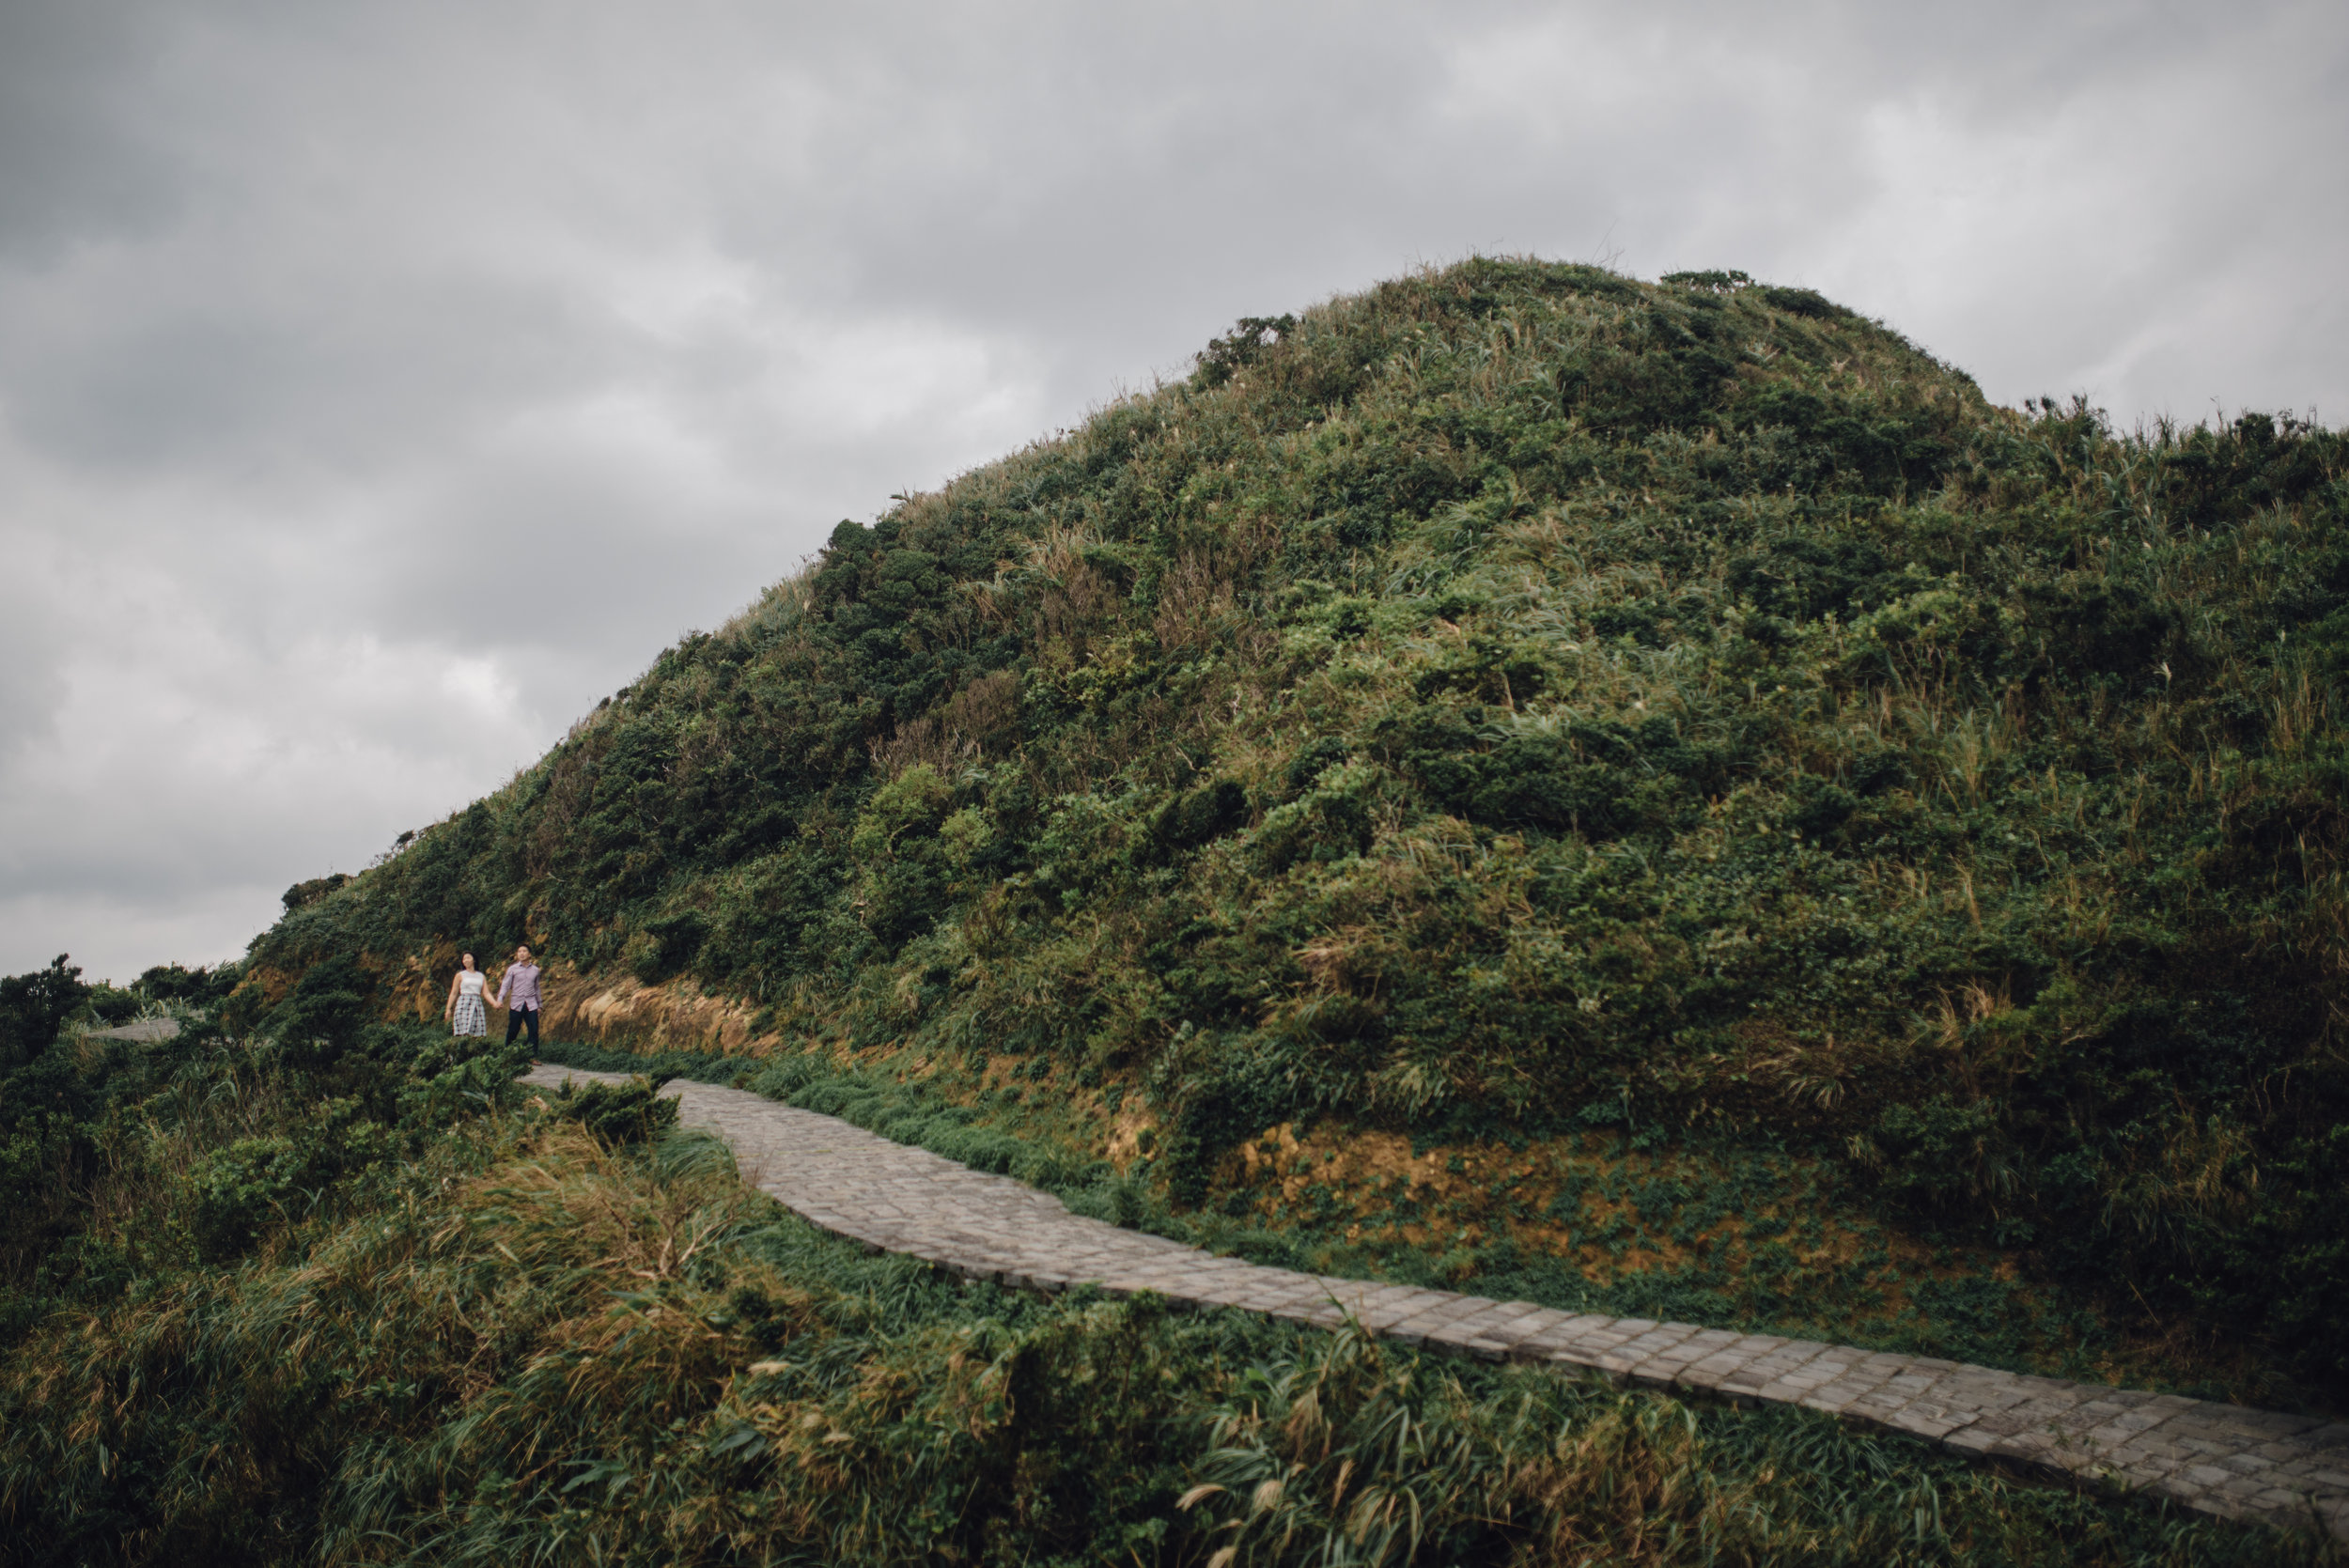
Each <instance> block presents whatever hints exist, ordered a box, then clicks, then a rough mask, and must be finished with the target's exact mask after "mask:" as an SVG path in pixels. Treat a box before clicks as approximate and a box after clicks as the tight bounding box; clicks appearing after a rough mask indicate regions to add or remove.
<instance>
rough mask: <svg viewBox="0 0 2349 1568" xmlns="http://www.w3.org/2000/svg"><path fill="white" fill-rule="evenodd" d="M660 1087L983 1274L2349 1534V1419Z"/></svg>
mask: <svg viewBox="0 0 2349 1568" xmlns="http://www.w3.org/2000/svg"><path fill="white" fill-rule="evenodd" d="M624 1078H625V1075H623V1074H618V1073H591V1072H585V1071H582V1070H579V1069H576V1068H569V1067H558V1066H552V1065H547V1064H544V1063H541V1064H539V1065H537V1066H535V1067H533V1068H532V1070H531V1071H530V1072H529V1073H527V1074H525V1075H524V1076H523V1079H522V1081H523V1082H525V1083H531V1084H537V1085H541V1086H544V1087H547V1088H554V1087H557V1086H559V1085H561V1084H562V1083H563V1082H564V1080H565V1079H603V1080H605V1081H607V1082H616V1081H621V1080H623V1079H624ZM662 1093H664V1094H669V1095H671V1096H673V1097H675V1098H676V1099H677V1101H678V1120H679V1122H680V1124H681V1125H683V1126H690V1127H706V1128H708V1129H709V1130H710V1131H713V1132H715V1133H717V1134H718V1135H719V1136H720V1137H721V1138H723V1139H724V1140H725V1141H726V1142H727V1143H728V1144H729V1145H730V1146H731V1147H732V1148H733V1150H734V1154H735V1158H736V1160H737V1162H738V1164H739V1167H740V1169H741V1172H742V1175H743V1178H744V1179H745V1180H746V1181H748V1182H750V1183H751V1184H752V1185H753V1186H754V1187H756V1188H758V1189H759V1190H760V1191H762V1192H765V1193H767V1194H768V1195H769V1196H770V1197H772V1198H774V1199H775V1200H776V1201H777V1202H779V1203H782V1204H784V1206H786V1208H789V1209H791V1210H793V1211H794V1212H795V1213H797V1214H799V1215H800V1216H801V1218H803V1219H807V1220H809V1221H810V1222H812V1223H814V1224H816V1225H817V1226H819V1227H821V1228H822V1229H824V1230H827V1231H831V1232H833V1233H835V1234H840V1235H844V1236H848V1237H849V1238H851V1239H853V1240H856V1241H860V1242H863V1243H864V1244H865V1245H866V1246H868V1247H871V1248H874V1249H876V1250H888V1251H892V1252H902V1253H904V1254H906V1255H908V1256H910V1257H915V1258H922V1259H926V1260H927V1261H928V1262H930V1263H933V1264H936V1265H940V1266H941V1267H944V1268H948V1269H952V1270H953V1271H955V1272H956V1273H957V1274H961V1275H964V1276H966V1277H969V1278H972V1279H981V1280H988V1281H995V1282H997V1283H1000V1284H1004V1285H1009V1286H1013V1287H1016V1288H1022V1289H1029V1290H1039V1291H1048V1292H1049V1291H1056V1290H1061V1289H1064V1288H1066V1287H1067V1286H1070V1285H1076V1284H1093V1285H1097V1286H1098V1287H1100V1288H1101V1289H1102V1290H1103V1291H1105V1292H1108V1293H1110V1294H1112V1295H1124V1294H1128V1293H1132V1292H1136V1291H1155V1292H1157V1293H1158V1294H1159V1295H1161V1296H1166V1297H1167V1298H1168V1299H1169V1300H1171V1301H1174V1302H1176V1303H1179V1304H1183V1305H1190V1306H1200V1307H1236V1308H1238V1309H1240V1310H1242V1311H1244V1312H1263V1313H1266V1314H1267V1315H1268V1316H1272V1317H1280V1318H1288V1319H1293V1320H1295V1321H1297V1322H1300V1323H1315V1324H1322V1325H1326V1326H1334V1325H1335V1324H1337V1323H1339V1322H1340V1321H1342V1319H1343V1318H1344V1316H1345V1315H1346V1314H1349V1313H1350V1314H1352V1315H1353V1316H1354V1317H1355V1318H1356V1319H1357V1320H1359V1321H1360V1322H1361V1325H1362V1326H1363V1327H1365V1328H1368V1329H1370V1330H1372V1331H1373V1332H1375V1333H1377V1334H1379V1335H1380V1336H1382V1337H1384V1338H1387V1339H1391V1340H1394V1341H1397V1342H1399V1343H1404V1344H1410V1345H1426V1346H1429V1347H1432V1348H1438V1349H1446V1350H1453V1351H1457V1352H1461V1353H1465V1354H1468V1355H1472V1356H1480V1357H1483V1358H1486V1359H1489V1360H1508V1361H1525V1362H1547V1363H1549V1364H1551V1365H1555V1366H1559V1367H1563V1368H1568V1369H1571V1370H1574V1371H1577V1372H1595V1373H1599V1374H1604V1375H1606V1376H1609V1377H1611V1378H1613V1379H1615V1380H1616V1381H1618V1382H1629V1383H1636V1384H1642V1385H1646V1386H1650V1387H1657V1388H1670V1389H1677V1390H1681V1391H1685V1392H1688V1393H1692V1394H1702V1395H1711V1396H1714V1397H1717V1398H1723V1399H1729V1400H1734V1401H1737V1402H1739V1403H1751V1402H1757V1401H1759V1402H1764V1403H1769V1404H1783V1405H1803V1406H1806V1407H1807V1408H1810V1409H1813V1410H1822V1411H1827V1412H1828V1413H1830V1414H1833V1415H1836V1416H1839V1417H1841V1418H1843V1420H1845V1421H1854V1422H1859V1423H1863V1424H1866V1425H1871V1426H1879V1427H1884V1428H1888V1429H1890V1430H1891V1431H1895V1432H1905V1433H1908V1434H1911V1435H1913V1436H1921V1437H1926V1438H1930V1439H1932V1440H1934V1441H1936V1442H1938V1443H1941V1444H1943V1445H1944V1446H1946V1447H1949V1448H1952V1449H1954V1450H1956V1451H1958V1452H1962V1453H1967V1454H1972V1455H1977V1456H1983V1457H1987V1458H1991V1459H1994V1460H1998V1461H2002V1462H2004V1463H2006V1464H2009V1465H2012V1466H2015V1467H2020V1468H2023V1469H2026V1470H2030V1471H2032V1472H2036V1473H2038V1474H2041V1475H2044V1476H2052V1477H2058V1478H2061V1479H2065V1480H2070V1481H2075V1482H2086V1483H2095V1484H2102V1485H2119V1486H2123V1487H2127V1488H2132V1489H2137V1490H2141V1491H2144V1492H2149V1493H2154V1494H2157V1495H2159V1496H2162V1497H2166V1498H2174V1499H2176V1500H2178V1501H2180V1502H2183V1503H2185V1504H2186V1505H2187V1506H2188V1507H2191V1508H2195V1509H2199V1510H2201V1511H2202V1512H2204V1513H2209V1514H2220V1515H2223V1516H2226V1517H2229V1518H2242V1519H2255V1520H2259V1521H2261V1522H2263V1523H2267V1524H2271V1525H2275V1526H2279V1527H2281V1528H2301V1529H2306V1528H2310V1527H2311V1526H2315V1527H2318V1528H2321V1529H2324V1530H2326V1531H2327V1532H2329V1533H2330V1534H2332V1535H2333V1536H2335V1537H2337V1538H2340V1539H2343V1540H2349V1424H2344V1423H2341V1422H2328V1421H2325V1420H2323V1419H2321V1418H2316V1417H2308V1416H2286V1415H2279V1414H2276V1413H2273V1412H2270V1411H2264V1410H2252V1409H2248V1408H2245V1407H2244V1406H2241V1405H2222V1404H2218V1403H2217V1402H2215V1401H2210V1400H2196V1399H2186V1398H2182V1397H2180V1396H2178V1395H2175V1394H2149V1393H2139V1392H2134V1391H2131V1390H2129V1389H2108V1388H2103V1387H2100V1386H2098V1385H2095V1384H2092V1383H2069V1382H2064V1381H2062V1380H2061V1379H2058V1378H2052V1377H2030V1376H2025V1375H2022V1374H2016V1373H2011V1372H1999V1371H1997V1370H1995V1369H1993V1368H1989V1367H1977V1366H1968V1365H1965V1364H1963V1363H1960V1362H1956V1361H1943V1360H1937V1359H1935V1358H1930V1357H1922V1356H1902V1355H1894V1354H1891V1353H1889V1352H1882V1351H1869V1350H1859V1349H1855V1348H1854V1347H1852V1346H1850V1345H1836V1344H1822V1343H1816V1342H1814V1341H1811V1340H1786V1339H1781V1338H1779V1337H1778V1336H1776V1335H1774V1334H1745V1333H1740V1332H1738V1331H1737V1330H1735V1329H1733V1328H1700V1327H1695V1326H1693V1325H1690V1324H1686V1323H1657V1322H1655V1321H1654V1320H1652V1319H1648V1318H1619V1317H1605V1316H1599V1315H1596V1314H1593V1313H1581V1314H1577V1313H1574V1312H1560V1311H1555V1310H1553V1309H1550V1308H1547V1307H1536V1306H1534V1305H1532V1303H1531V1302H1525V1301H1490V1300H1486V1299H1485V1298H1484V1297H1482V1296H1459V1295H1455V1294H1454V1293H1452V1292H1450V1291H1439V1290H1423V1289H1418V1288H1415V1287H1412V1286H1408V1285H1386V1284H1377V1283H1373V1282H1369V1281H1361V1280H1337V1279H1330V1278H1325V1277H1321V1276H1316V1275H1312V1274H1299V1273H1295V1272H1293V1271H1291V1270H1288V1269H1284V1268H1267V1267H1264V1266H1262V1265H1256V1264H1251V1263H1244V1262H1241V1261H1240V1260H1238V1259H1237V1258H1219V1257H1215V1256H1213V1255H1211V1254H1209V1253H1207V1252H1204V1251H1201V1250H1199V1249H1197V1248H1195V1247H1187V1246H1185V1245H1183V1244H1182V1243H1180V1242H1176V1241H1169V1240H1167V1239H1165V1238H1164V1237H1162V1236H1153V1235H1145V1234H1142V1233H1141V1232H1138V1231H1127V1230H1120V1229H1118V1228H1117V1227H1116V1226H1113V1225H1108V1224H1104V1223H1102V1222H1101V1221H1099V1220H1097V1219H1082V1218H1080V1217H1079V1216H1076V1215H1073V1214H1070V1213H1069V1212H1068V1211H1067V1209H1066V1208H1064V1207H1063V1206H1062V1204H1061V1202H1060V1200H1059V1199H1057V1198H1054V1197H1052V1196H1051V1195H1050V1194H1049V1193H1045V1192H1039V1191H1037V1190H1036V1189H1035V1188H1032V1187H1028V1186H1025V1185H1023V1184H1021V1183H1019V1182H1017V1181H1014V1180H1012V1179H1011V1178H1009V1177H1007V1176H991V1175H987V1174H985V1173H983V1172H977V1171H973V1170H972V1169H970V1168H969V1167H968V1166H963V1165H957V1164H956V1163H955V1162H954V1161H953V1160H950V1159H945V1158H942V1157H940V1156H938V1155H934V1154H931V1153H930V1152H929V1151H928V1150H926V1149H917V1148H911V1147H909V1146H907V1145H905V1144H902V1143H893V1142H890V1141H888V1140H887V1139H884V1138H880V1137H877V1136H876V1135H874V1134H872V1133H869V1132H866V1131H864V1130H863V1128H860V1127H855V1126H850V1125H849V1124H848V1123H846V1122H843V1121H840V1120H838V1119H837V1118H835V1117H831V1116H822V1115H818V1114H817V1113H816V1112H814V1111H809V1110H796V1109H794V1108H792V1107H790V1106H786V1105H778V1104H776V1103H775V1102H774V1101H772V1100H768V1099H763V1098H761V1097H760V1096H758V1095H756V1094H751V1093H749V1092H748V1091H746V1090H740V1089H722V1088H718V1087H715V1086H713V1085H710V1084H705V1083H690V1082H685V1081H683V1080H677V1081H674V1082H672V1083H670V1084H669V1085H668V1086H667V1088H666V1089H664V1090H663V1091H662Z"/></svg>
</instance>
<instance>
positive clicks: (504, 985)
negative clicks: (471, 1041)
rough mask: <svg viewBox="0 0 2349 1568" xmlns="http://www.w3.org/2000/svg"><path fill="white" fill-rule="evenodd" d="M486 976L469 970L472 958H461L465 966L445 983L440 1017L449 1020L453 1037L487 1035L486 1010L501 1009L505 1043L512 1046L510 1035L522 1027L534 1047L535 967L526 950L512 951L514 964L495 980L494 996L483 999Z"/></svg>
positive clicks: (536, 1027)
mask: <svg viewBox="0 0 2349 1568" xmlns="http://www.w3.org/2000/svg"><path fill="white" fill-rule="evenodd" d="M489 985H490V977H489V976H488V975H486V974H484V973H482V972H481V971H480V970H477V969H475V968H474V967H473V955H472V954H470V953H468V954H466V955H465V967H464V968H463V969H460V970H458V971H457V978H456V979H454V980H451V981H450V982H449V983H448V1001H447V1002H446V1003H445V1004H443V1006H442V1008H441V1017H443V1018H444V1019H453V1020H454V1022H455V1025H456V1027H455V1029H454V1030H453V1031H452V1032H454V1033H457V1034H487V1033H489V1032H490V1011H489V1010H490V1008H492V1007H504V1008H506V1009H507V1010H508V1011H507V1012H506V1044H507V1045H509V1046H510V1045H512V1044H513V1043H514V1036H515V1035H517V1034H519V1033H521V1032H522V1030H523V1028H524V1027H525V1026H527V1027H528V1029H529V1031H530V1046H531V1048H532V1049H533V1050H536V1049H537V1048H538V966H537V964H536V963H535V962H533V961H532V959H531V956H530V949H528V948H526V947H518V948H516V949H515V950H514V961H513V962H512V963H511V964H508V965H507V966H506V972H505V973H504V974H503V975H501V976H499V977H498V987H497V994H496V995H495V996H485V995H484V994H483V993H485V992H486V991H487V990H488V989H489Z"/></svg>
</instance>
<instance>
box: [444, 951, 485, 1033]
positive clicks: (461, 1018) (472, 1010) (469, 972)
mask: <svg viewBox="0 0 2349 1568" xmlns="http://www.w3.org/2000/svg"><path fill="white" fill-rule="evenodd" d="M489 983H490V977H489V976H488V975H486V974H484V973H482V972H481V971H480V970H477V969H475V968H474V967H473V955H472V954H470V953H468V954H466V955H465V967H464V968H463V969H461V970H458V971H457V978H456V979H454V980H452V981H450V982H449V983H448V1001H446V1002H445V1003H443V1005H442V1008H441V1017H442V1018H443V1020H446V1019H448V1018H449V1017H452V1016H454V1017H455V1018H456V1022H457V1027H456V1029H455V1030H453V1031H452V1032H453V1033H456V1034H487V1033H489V1032H490V1010H489V1008H488V1007H486V1006H484V1005H483V1004H482V1001H481V988H482V987H483V986H487V985H488V984H489Z"/></svg>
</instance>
